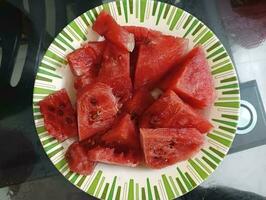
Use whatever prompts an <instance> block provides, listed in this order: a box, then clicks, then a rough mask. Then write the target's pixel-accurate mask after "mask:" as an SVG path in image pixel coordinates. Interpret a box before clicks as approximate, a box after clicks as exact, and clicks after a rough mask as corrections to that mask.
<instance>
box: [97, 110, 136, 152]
mask: <svg viewBox="0 0 266 200" xmlns="http://www.w3.org/2000/svg"><path fill="white" fill-rule="evenodd" d="M101 139H102V141H104V142H105V144H108V145H114V146H119V147H120V148H126V149H136V150H138V149H139V138H138V134H137V129H136V127H135V123H134V122H133V121H132V120H131V118H130V115H129V114H125V115H122V116H121V117H120V118H119V119H118V120H117V122H116V123H115V124H114V125H113V126H112V129H110V130H109V131H108V132H106V133H105V134H104V135H103V136H102V138H101Z"/></svg>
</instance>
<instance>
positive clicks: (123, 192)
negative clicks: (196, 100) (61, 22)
mask: <svg viewBox="0 0 266 200" xmlns="http://www.w3.org/2000/svg"><path fill="white" fill-rule="evenodd" d="M101 10H106V11H108V12H109V13H110V14H111V15H112V16H113V17H114V18H115V19H116V20H117V21H118V23H119V24H121V25H137V26H145V27H149V28H152V29H156V30H159V31H162V32H163V33H166V34H171V35H174V36H179V37H184V38H188V39H189V41H190V43H189V46H190V48H192V47H193V46H196V45H199V44H201V45H202V46H203V47H204V49H205V52H206V55H207V58H208V62H209V65H210V68H211V72H212V75H213V78H214V82H215V88H216V92H217V98H216V101H215V103H214V106H213V108H212V109H211V110H210V111H209V112H210V120H211V121H212V123H213V124H214V129H213V130H212V131H211V132H210V133H209V134H208V135H207V136H206V142H205V145H204V147H203V148H202V149H201V151H200V152H199V153H198V154H197V155H195V156H194V157H193V158H191V159H189V160H188V161H184V162H181V163H178V164H176V165H173V166H170V167H167V168H165V169H162V170H151V169H145V168H136V169H131V168H126V167H118V166H108V165H104V164H98V165H97V167H96V169H95V170H94V172H93V174H92V175H90V176H82V175H78V174H76V173H72V172H70V170H69V168H68V165H67V163H66V160H65V159H64V153H65V150H66V148H67V147H68V146H69V144H70V143H71V141H72V140H67V141H65V142H63V143H59V142H58V141H57V140H55V139H54V138H53V137H51V136H49V135H48V134H47V131H46V130H45V127H44V122H43V116H42V115H41V113H40V110H39V106H38V101H40V100H41V99H43V98H44V97H45V96H47V95H49V94H50V93H53V92H54V91H56V90H59V89H61V88H63V87H64V88H66V89H67V90H68V92H69V94H70V96H71V98H72V100H73V102H74V100H75V98H74V96H75V95H74V93H75V92H74V89H73V88H72V85H73V84H72V78H71V72H70V70H69V69H68V66H67V61H66V55H67V54H68V53H69V52H71V51H73V50H74V49H76V48H78V47H79V46H80V45H81V44H82V43H84V42H85V41H88V40H95V39H97V36H96V34H95V33H93V32H92V31H91V26H92V24H93V22H94V21H95V18H96V17H97V15H98V14H99V13H100V11H101ZM239 106H240V94H239V84H238V79H237V75H236V72H235V69H234V66H233V63H232V61H231V59H230V57H229V56H228V54H227V52H226V50H225V48H224V46H223V45H222V44H221V42H220V41H219V39H218V38H217V37H216V36H215V35H214V33H213V32H212V31H211V30H210V29H209V28H208V27H206V26H205V25H204V24H203V23H202V22H201V21H200V20H198V19H197V18H195V17H194V16H192V15H190V14H189V13H187V12H185V11H184V10H182V9H180V8H177V7H174V6H172V5H170V4H166V3H162V2H159V1H152V0H122V1H115V2H110V3H106V4H103V5H101V6H99V7H96V8H94V9H92V10H89V11H87V12H86V13H84V14H82V15H81V16H79V17H77V18H76V19H75V20H73V21H72V22H71V23H70V24H69V25H67V26H66V27H65V28H64V29H63V30H62V31H61V32H60V33H59V34H58V35H57V37H56V38H55V39H54V41H53V42H52V44H51V45H50V46H49V48H48V50H47V51H46V53H45V55H44V57H43V59H42V61H41V63H40V65H39V69H38V73H37V76H36V80H35V86H34V91H33V113H34V120H35V125H36V130H37V133H38V136H39V138H40V141H41V144H42V146H43V148H44V150H45V152H46V153H47V155H48V157H49V158H50V160H51V161H52V163H53V164H54V165H55V167H56V168H57V169H58V170H59V171H60V172H61V173H62V175H63V176H65V177H66V179H68V180H69V181H70V182H71V183H73V184H74V185H75V186H77V187H78V188H80V189H81V190H83V191H84V192H86V193H88V194H90V195H92V196H95V197H97V198H100V199H129V200H133V199H173V198H176V197H179V196H181V195H183V194H185V193H187V192H189V191H191V190H192V189H193V188H195V187H196V186H198V185H199V184H200V183H202V182H203V181H204V180H205V179H206V178H207V177H208V176H209V175H210V174H211V173H212V172H213V171H214V170H215V168H216V167H217V166H218V165H219V164H220V162H221V161H222V159H223V158H224V156H225V155H226V154H227V152H228V150H229V148H230V146H231V144H232V142H233V139H234V136H235V132H236V127H237V121H238V115H239Z"/></svg>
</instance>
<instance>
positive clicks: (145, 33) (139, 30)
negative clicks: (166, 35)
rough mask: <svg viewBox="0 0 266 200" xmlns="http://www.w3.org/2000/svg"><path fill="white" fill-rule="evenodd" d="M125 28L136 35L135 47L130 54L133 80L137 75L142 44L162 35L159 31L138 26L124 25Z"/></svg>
mask: <svg viewBox="0 0 266 200" xmlns="http://www.w3.org/2000/svg"><path fill="white" fill-rule="evenodd" d="M124 28H125V29H126V30H127V31H128V32H130V33H132V34H134V37H135V48H134V50H133V52H132V53H131V54H130V75H131V80H132V81H133V80H134V77H135V70H136V64H137V61H138V55H139V48H140V46H141V45H142V44H147V43H149V42H150V41H151V40H152V39H153V38H154V37H158V36H160V35H161V33H160V32H158V31H154V30H151V29H147V28H144V27H138V26H124Z"/></svg>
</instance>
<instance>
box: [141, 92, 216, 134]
mask: <svg viewBox="0 0 266 200" xmlns="http://www.w3.org/2000/svg"><path fill="white" fill-rule="evenodd" d="M141 127H143V128H196V129H198V130H199V131H200V132H201V133H206V132H208V131H210V130H211V128H212V125H211V123H210V122H208V120H206V119H204V118H203V117H202V116H200V115H199V114H198V113H197V112H196V111H194V110H193V109H192V108H191V107H190V106H189V105H187V104H185V103H184V102H183V101H182V100H181V99H180V98H179V97H178V96H177V95H176V94H175V92H173V91H171V90H170V91H167V92H166V93H165V94H163V95H162V96H161V97H160V98H159V99H158V100H157V101H155V102H154V103H153V104H152V105H151V106H150V107H149V108H148V109H147V110H146V111H145V112H144V114H143V116H142V120H141Z"/></svg>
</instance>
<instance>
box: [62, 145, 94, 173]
mask: <svg viewBox="0 0 266 200" xmlns="http://www.w3.org/2000/svg"><path fill="white" fill-rule="evenodd" d="M65 157H66V160H67V162H68V166H69V168H70V170H71V171H72V172H76V173H79V174H82V175H89V174H91V173H92V171H93V169H94V167H95V165H96V163H95V162H93V161H91V160H89V157H88V155H87V150H86V149H85V148H84V147H83V146H82V144H80V143H78V142H74V143H73V144H71V145H70V146H69V148H68V150H67V152H66V155H65Z"/></svg>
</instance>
